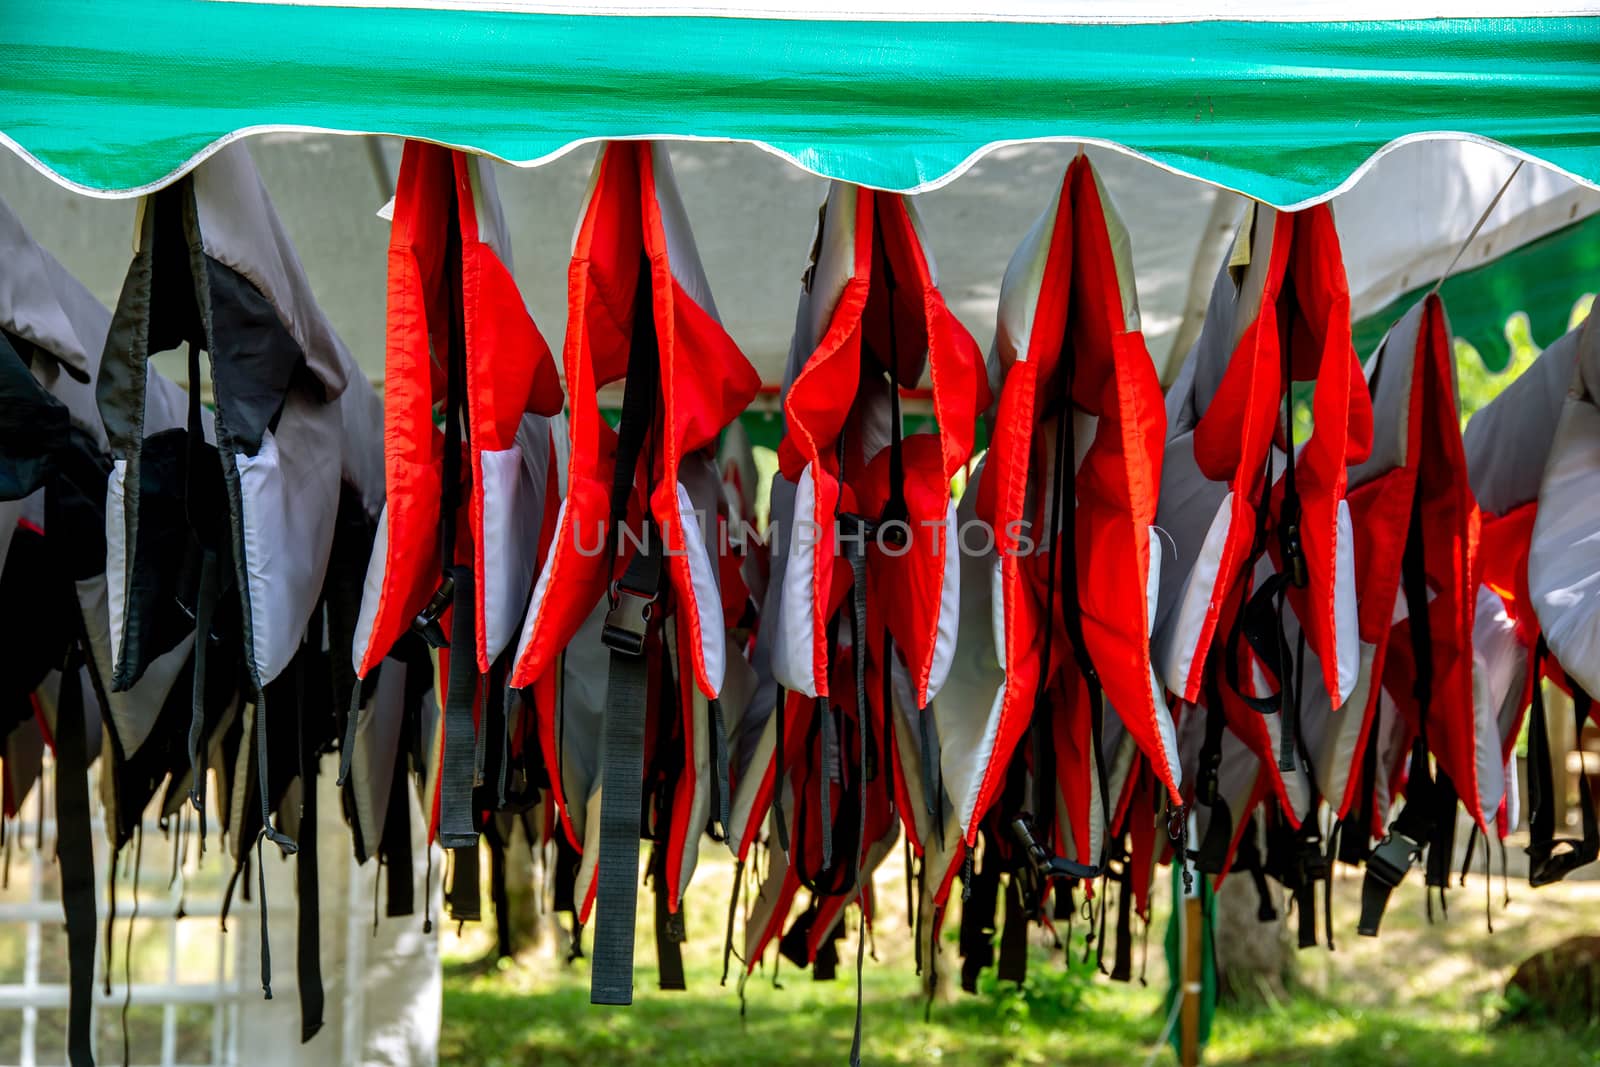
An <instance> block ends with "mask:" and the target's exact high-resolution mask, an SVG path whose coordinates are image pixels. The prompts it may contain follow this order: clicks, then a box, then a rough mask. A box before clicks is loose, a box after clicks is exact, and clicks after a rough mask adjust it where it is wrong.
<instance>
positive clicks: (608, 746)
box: [589, 252, 662, 1004]
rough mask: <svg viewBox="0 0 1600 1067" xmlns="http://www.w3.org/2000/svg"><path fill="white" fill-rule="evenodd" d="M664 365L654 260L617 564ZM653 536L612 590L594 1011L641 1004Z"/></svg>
mask: <svg viewBox="0 0 1600 1067" xmlns="http://www.w3.org/2000/svg"><path fill="white" fill-rule="evenodd" d="M660 358H661V357H660V348H659V343H658V339H657V336H656V328H655V309H654V306H653V304H652V302H651V274H650V260H649V258H648V257H647V256H646V255H645V254H644V253H643V252H641V253H640V255H639V275H638V278H637V280H636V281H635V284H634V300H633V330H632V334H631V337H630V340H629V348H628V370H627V379H626V382H625V383H624V385H623V395H622V421H621V423H620V424H619V425H618V427H617V451H616V457H615V465H614V468H613V471H612V482H611V500H610V527H609V533H610V537H611V552H612V556H613V558H615V557H617V556H619V555H620V554H621V547H622V526H623V524H624V523H625V522H626V521H627V517H628V503H629V501H630V500H631V499H632V496H633V490H634V481H635V475H636V473H637V468H638V466H639V460H640V457H641V454H642V453H643V452H644V450H645V445H646V443H647V442H649V441H650V440H651V439H652V436H653V435H652V434H651V426H652V423H653V422H654V420H655V413H656V408H657V406H658V401H659V395H660V391H661V390H660V384H659V383H660V374H661V367H660ZM653 467H654V460H653V458H646V460H645V470H644V478H645V481H646V483H648V482H649V480H650V478H651V477H652V474H653ZM643 534H644V536H643V538H642V542H643V543H642V546H641V547H640V548H639V549H638V551H636V552H635V553H634V557H633V559H632V560H631V561H629V563H628V567H627V570H626V571H624V573H623V576H622V578H621V579H620V580H619V581H617V582H614V583H612V588H611V611H610V613H609V614H608V615H607V616H606V624H605V628H604V631H603V640H604V642H605V644H606V646H607V647H608V648H610V649H611V665H610V671H609V674H608V678H607V683H606V704H605V718H604V721H603V723H602V725H601V731H600V776H601V778H600V780H601V783H602V789H601V792H600V851H599V857H598V864H599V869H598V871H597V872H596V875H595V916H596V918H595V931H594V948H593V956H594V968H593V970H592V971H591V972H590V983H589V1002H590V1003H591V1004H631V1003H633V926H634V916H635V914H636V913H637V911H638V906H639V829H640V821H641V818H642V815H643V810H642V808H643V793H644V781H643V780H644V740H645V715H646V712H647V709H648V708H649V702H650V658H649V654H648V642H647V638H648V636H649V631H650V628H651V622H652V617H653V614H654V605H655V603H656V600H657V598H658V597H659V596H660V593H661V585H662V581H661V578H662V571H661V557H660V555H659V551H660V546H659V545H658V544H657V543H656V541H657V540H658V537H657V532H656V530H655V528H654V526H653V524H651V523H650V522H649V519H648V514H647V517H646V521H645V527H644V530H643Z"/></svg>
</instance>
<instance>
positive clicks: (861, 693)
mask: <svg viewBox="0 0 1600 1067" xmlns="http://www.w3.org/2000/svg"><path fill="white" fill-rule="evenodd" d="M880 230H881V227H880ZM890 296H891V299H892V298H893V288H892V283H891V289H890ZM890 318H891V320H892V319H893V314H892V313H891V315H890ZM863 525H864V526H865V525H866V524H863ZM865 540H866V538H865V535H864V534H863V536H862V537H861V538H859V539H853V540H852V539H849V538H843V537H841V538H840V544H841V545H848V546H850V547H847V548H845V549H844V555H845V558H846V559H847V560H848V561H849V563H850V571H851V574H852V575H853V582H852V589H851V597H850V603H851V620H850V640H851V641H852V642H853V643H854V644H855V646H856V647H855V654H854V656H853V657H852V659H853V660H854V661H855V669H856V737H857V738H858V739H859V741H860V751H859V752H858V753H857V760H856V775H857V781H858V782H859V783H860V784H859V790H860V793H861V796H860V799H859V801H858V803H857V804H856V811H857V816H856V817H857V826H856V839H855V844H854V847H853V848H852V849H851V855H850V872H851V875H850V882H851V885H852V886H853V888H854V891H855V893H856V902H857V904H858V905H859V906H860V908H861V930H860V931H859V936H858V938H857V940H856V1019H855V1028H854V1031H853V1033H852V1035H851V1039H850V1067H861V1006H862V987H861V971H862V968H863V966H864V964H865V955H866V944H867V897H866V888H865V886H864V885H863V884H862V881H861V853H862V851H863V850H864V849H865V848H866V845H867V795H866V783H865V781H864V779H865V777H866V769H867V734H868V733H869V732H871V729H872V726H871V723H872V714H871V706H870V705H869V704H868V703H867V556H866V544H865ZM883 669H884V670H885V671H888V670H889V665H888V664H884V666H883ZM888 743H889V739H888V738H884V745H885V746H887V745H888ZM885 753H887V748H885ZM824 791H826V785H824ZM843 921H844V919H843V916H842V915H841V917H840V922H841V923H842V922H843Z"/></svg>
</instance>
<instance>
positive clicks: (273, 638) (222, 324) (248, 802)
mask: <svg viewBox="0 0 1600 1067" xmlns="http://www.w3.org/2000/svg"><path fill="white" fill-rule="evenodd" d="M179 345H185V346H186V347H187V350H188V385H189V397H188V412H187V417H186V419H185V420H184V424H183V428H182V429H181V430H168V431H165V432H154V433H152V427H151V426H150V425H149V424H148V423H147V422H146V418H145V416H146V412H147V409H148V405H147V396H146V394H147V388H148V385H147V383H148V382H149V380H150V377H149V372H148V367H147V361H148V359H149V358H150V357H151V356H152V355H154V354H156V353H158V352H161V351H165V350H168V349H171V348H175V347H178V346H179ZM201 350H204V351H205V352H206V353H207V355H208V357H209V363H210V383H211V389H212V399H213V401H214V404H215V412H214V426H215V433H214V440H215V442H216V444H215V446H214V447H213V446H212V445H211V444H210V438H211V437H212V436H213V435H208V434H207V433H206V419H205V416H204V413H203V410H202V407H201V399H200V393H201V387H202V386H201V375H200V352H201ZM97 396H98V399H99V405H100V412H101V416H102V418H103V419H104V421H105V425H106V431H107V436H108V438H109V441H110V445H111V450H112V454H113V457H114V462H113V468H112V474H111V479H110V483H109V487H108V491H107V511H108V522H107V529H108V539H107V540H108V545H107V579H108V586H109V601H110V608H109V611H110V618H111V638H112V641H111V644H112V652H113V657H114V664H115V666H114V669H113V672H112V680H113V688H114V689H121V688H125V687H128V686H131V685H133V684H135V683H136V682H137V681H138V680H139V679H140V678H141V677H142V676H144V675H145V674H146V673H147V672H148V671H149V670H151V669H154V665H155V662H156V660H157V658H158V657H159V656H160V655H161V654H162V653H163V652H164V651H166V650H168V649H170V648H171V647H172V643H173V642H172V641H171V638H170V634H171V633H172V632H173V630H174V629H175V627H174V626H173V624H172V622H171V616H172V605H173V604H175V603H177V604H181V605H182V606H183V607H182V614H183V615H184V616H186V617H187V618H188V619H192V625H193V629H194V631H195V633H196V635H197V636H196V644H195V655H194V656H193V659H192V662H193V683H192V686H193V694H194V699H193V707H192V709H191V714H190V717H189V728H188V730H187V741H188V755H189V765H190V773H191V789H190V797H191V800H192V801H193V802H194V803H195V805H196V806H197V807H199V808H200V809H201V812H202V815H203V813H204V807H205V798H206V785H205V782H206V769H207V765H208V763H210V762H211V760H212V753H213V752H216V751H217V746H218V745H219V744H220V745H221V746H222V747H221V751H220V759H218V760H217V764H216V765H217V769H218V770H219V771H221V772H222V775H221V777H222V778H223V781H224V782H226V783H227V784H228V785H229V787H230V790H231V795H230V796H229V797H227V798H226V799H225V800H223V799H221V798H219V804H218V808H219V810H225V812H226V825H227V837H228V842H229V848H230V851H231V852H232V854H233V856H234V859H235V863H236V864H237V865H238V867H236V869H239V868H242V866H243V863H244V861H245V858H246V857H247V855H248V851H249V848H250V844H251V843H252V842H254V843H255V844H256V847H257V861H256V866H257V871H258V879H259V882H260V888H261V896H262V899H261V901H260V906H261V909H262V955H261V981H262V987H263V990H264V992H265V994H266V996H267V997H269V998H270V997H271V995H272V985H271V978H272V970H271V957H270V954H269V953H268V952H267V951H266V944H267V937H266V912H267V908H266V901H265V875H264V873H262V872H261V867H262V862H263V859H264V857H263V856H262V855H261V851H262V848H263V845H264V842H265V841H268V840H270V841H272V842H273V843H275V844H277V845H278V846H279V848H280V849H281V850H282V851H283V852H284V853H285V854H289V853H294V852H296V851H297V845H296V841H295V838H296V836H297V835H298V833H299V831H300V829H301V828H302V824H301V820H300V814H301V808H300V807H299V806H298V805H288V806H285V805H283V804H282V801H283V798H284V797H285V795H286V793H287V792H288V790H289V787H290V784H291V782H292V781H293V780H294V779H295V778H296V777H302V776H303V779H304V780H303V781H302V782H301V795H303V796H305V795H309V794H310V792H311V791H312V790H314V788H315V773H316V771H315V768H316V763H317V760H316V755H317V753H319V752H320V751H322V750H323V749H324V748H325V747H331V743H332V735H333V731H334V728H335V721H334V714H333V713H332V711H331V707H332V705H333V703H334V702H335V701H336V700H339V699H343V698H344V697H345V696H346V694H345V693H343V692H339V693H337V694H335V693H333V692H331V691H330V690H331V688H332V685H330V686H327V687H324V686H310V685H308V684H307V683H308V679H317V678H325V677H328V675H327V674H325V673H324V672H325V671H327V670H328V665H327V660H328V654H327V652H326V651H325V646H324V642H323V640H322V639H323V637H324V636H326V637H327V639H328V642H327V645H326V647H340V646H341V645H342V641H343V640H345V639H347V635H348V633H349V626H348V625H346V627H345V629H344V631H343V632H342V633H332V632H326V633H325V631H324V625H323V620H324V619H328V620H333V619H335V618H339V619H343V620H353V619H354V616H355V611H356V609H355V604H354V602H353V601H354V597H355V593H354V590H353V589H351V588H350V585H349V583H342V582H340V581H339V576H338V575H337V574H332V573H330V561H331V560H333V559H335V558H339V559H347V558H348V556H349V555H351V554H354V555H357V556H359V555H360V554H361V553H362V552H363V551H364V550H365V546H366V544H367V542H368V539H369V538H370V536H371V528H372V523H373V522H374V520H375V519H376V516H377V514H378V511H379V509H380V508H381V506H382V502H383V483H382V478H381V475H380V473H379V471H380V469H381V468H380V455H381V446H380V437H379V432H378V426H379V422H380V419H381V404H380V402H379V400H378V398H377V394H376V393H375V392H374V391H373V389H372V387H371V385H370V384H369V383H368V382H367V381H366V379H365V378H364V377H362V376H361V374H360V372H359V371H358V370H357V368H356V366H355V363H354V361H353V360H352V359H351V357H350V354H349V352H348V351H346V350H345V348H344V345H343V344H342V343H341V342H340V341H339V339H338V337H337V336H336V335H335V334H334V332H333V329H332V327H331V326H330V325H329V323H328V321H327V320H326V318H325V317H324V316H323V314H322V312H321V310H320V309H319V308H318V307H317V304H316V302H315V300H314V298H313V297H312V295H311V292H310V287H309V285H308V283H307V281H306V277H305V273H304V271H303V269H302V268H301V265H300V262H299V259H298V257H297V255H296V254H295V251H294V248H293V246H292V244H291V243H290V241H289V239H288V236H287V234H286V233H285V232H284V229H283V227H282V225H281V223H280V222H279V220H278V217H277V215H276V213H275V211H274V209H273V207H272V203H271V201H270V199H269V198H268V196H267V192H266V189H265V187H264V186H263V184H262V182H261V179H260V177H259V175H258V174H257V173H256V170H255V166H254V164H253V163H252V162H251V159H250V156H249V154H248V152H247V151H246V149H245V148H244V146H243V145H235V146H232V147H229V148H226V149H223V150H222V151H220V152H218V153H216V154H215V155H213V156H211V157H210V158H209V159H207V160H206V162H204V163H202V164H201V165H200V166H198V167H197V168H195V170H193V171H192V172H191V173H189V174H188V175H186V176H184V177H183V178H181V179H179V180H178V181H177V182H176V183H174V184H173V185H171V186H168V187H167V188H165V189H163V190H161V191H160V192H158V193H156V194H154V195H153V196H150V197H147V198H146V199H145V200H144V201H143V202H142V204H141V210H140V214H139V227H138V243H137V250H136V253H135V256H134V260H133V263H132V265H131V266H130V267H129V269H128V273H127V276H126V279H125V280H124V283H123V288H122V294H121V297H120V299H119V301H118V304H117V310H116V313H115V315H114V316H113V319H112V324H111V329H110V334H109V337H108V339H107V343H106V351H105V360H104V363H103V365H102V369H101V375H100V379H99V381H98V383H97ZM341 542H342V545H341V544H340V543H341ZM341 591H343V593H344V597H343V599H342V600H341V599H340V592H341ZM324 607H326V611H324V610H323V608H324ZM187 625H188V623H186V622H185V623H183V624H182V625H180V626H178V627H176V629H178V630H182V629H184V628H187ZM347 680H348V679H347ZM333 684H337V683H333ZM163 733H166V731H163ZM183 733H184V732H183V731H181V730H180V731H179V732H178V736H183ZM169 736H170V735H169ZM226 764H231V768H230V767H226V766H224V765H226ZM275 813H277V817H275ZM313 814H314V813H313ZM303 827H304V829H305V830H306V831H307V832H311V831H312V830H313V829H314V818H307V820H306V821H305V822H304V824H303ZM315 864H316V849H315V848H314V847H308V848H306V849H304V850H302V852H301V855H300V856H299V858H298V860H297V868H298V875H299V878H300V880H301V884H302V885H303V886H313V887H314V886H315ZM301 905H302V906H301V909H300V921H301V933H300V943H301V944H302V945H307V944H312V945H314V943H315V937H316V929H317V912H316V907H315V899H314V896H310V897H306V896H303V897H302V901H301ZM319 970H320V968H319V965H318V963H317V961H316V955H315V953H314V952H310V953H302V955H301V957H300V974H299V981H298V983H297V985H298V988H299V994H300V1004H301V1015H302V1038H303V1039H308V1038H309V1037H310V1036H311V1035H313V1034H314V1033H316V1031H317V1030H318V1029H319V1028H320V1026H321V1013H322V995H321V981H320V975H319Z"/></svg>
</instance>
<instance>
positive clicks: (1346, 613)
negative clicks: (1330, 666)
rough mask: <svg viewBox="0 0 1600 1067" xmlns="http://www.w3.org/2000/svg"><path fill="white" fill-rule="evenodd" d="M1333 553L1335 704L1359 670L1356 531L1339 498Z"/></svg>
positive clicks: (1349, 690)
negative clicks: (1337, 663) (1335, 542)
mask: <svg viewBox="0 0 1600 1067" xmlns="http://www.w3.org/2000/svg"><path fill="white" fill-rule="evenodd" d="M1334 536H1335V537H1337V538H1338V543H1337V544H1336V545H1335V546H1334V557H1333V566H1334V570H1333V640H1334V647H1335V649H1336V651H1337V653H1338V656H1339V701H1338V703H1339V706H1340V707H1343V706H1344V704H1345V702H1346V701H1348V700H1349V699H1350V694H1351V693H1352V692H1354V691H1355V687H1356V676H1357V675H1358V674H1359V673H1360V671H1361V648H1360V645H1361V616H1360V614H1359V609H1358V607H1357V605H1356V550H1355V543H1356V535H1355V530H1354V529H1353V527H1352V526H1351V521H1350V504H1349V502H1348V501H1346V500H1345V499H1344V498H1343V497H1340V498H1339V519H1338V526H1337V527H1336V532H1335V535H1334Z"/></svg>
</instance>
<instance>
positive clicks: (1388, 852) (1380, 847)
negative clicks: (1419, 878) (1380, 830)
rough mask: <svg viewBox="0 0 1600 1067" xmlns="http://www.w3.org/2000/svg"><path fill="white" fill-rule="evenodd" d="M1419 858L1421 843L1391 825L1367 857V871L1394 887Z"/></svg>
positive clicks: (1420, 856)
mask: <svg viewBox="0 0 1600 1067" xmlns="http://www.w3.org/2000/svg"><path fill="white" fill-rule="evenodd" d="M1421 858H1422V843H1421V842H1420V841H1416V840H1414V839H1412V838H1410V837H1407V836H1406V835H1405V834H1403V833H1401V832H1400V831H1399V830H1396V829H1395V828H1394V827H1392V826H1391V827H1390V828H1389V832H1388V833H1387V834H1384V835H1383V840H1382V841H1379V842H1378V843H1377V844H1376V845H1375V846H1373V849H1372V853H1371V855H1369V856H1368V857H1367V873H1369V874H1371V875H1372V876H1373V877H1374V878H1376V879H1378V881H1380V882H1382V883H1383V884H1384V885H1387V886H1390V887H1394V886H1397V885H1399V884H1400V883H1401V881H1402V880H1404V878H1405V876H1406V872H1407V871H1409V870H1410V869H1411V867H1412V865H1413V864H1415V863H1416V862H1417V861H1418V860H1420V859H1421Z"/></svg>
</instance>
